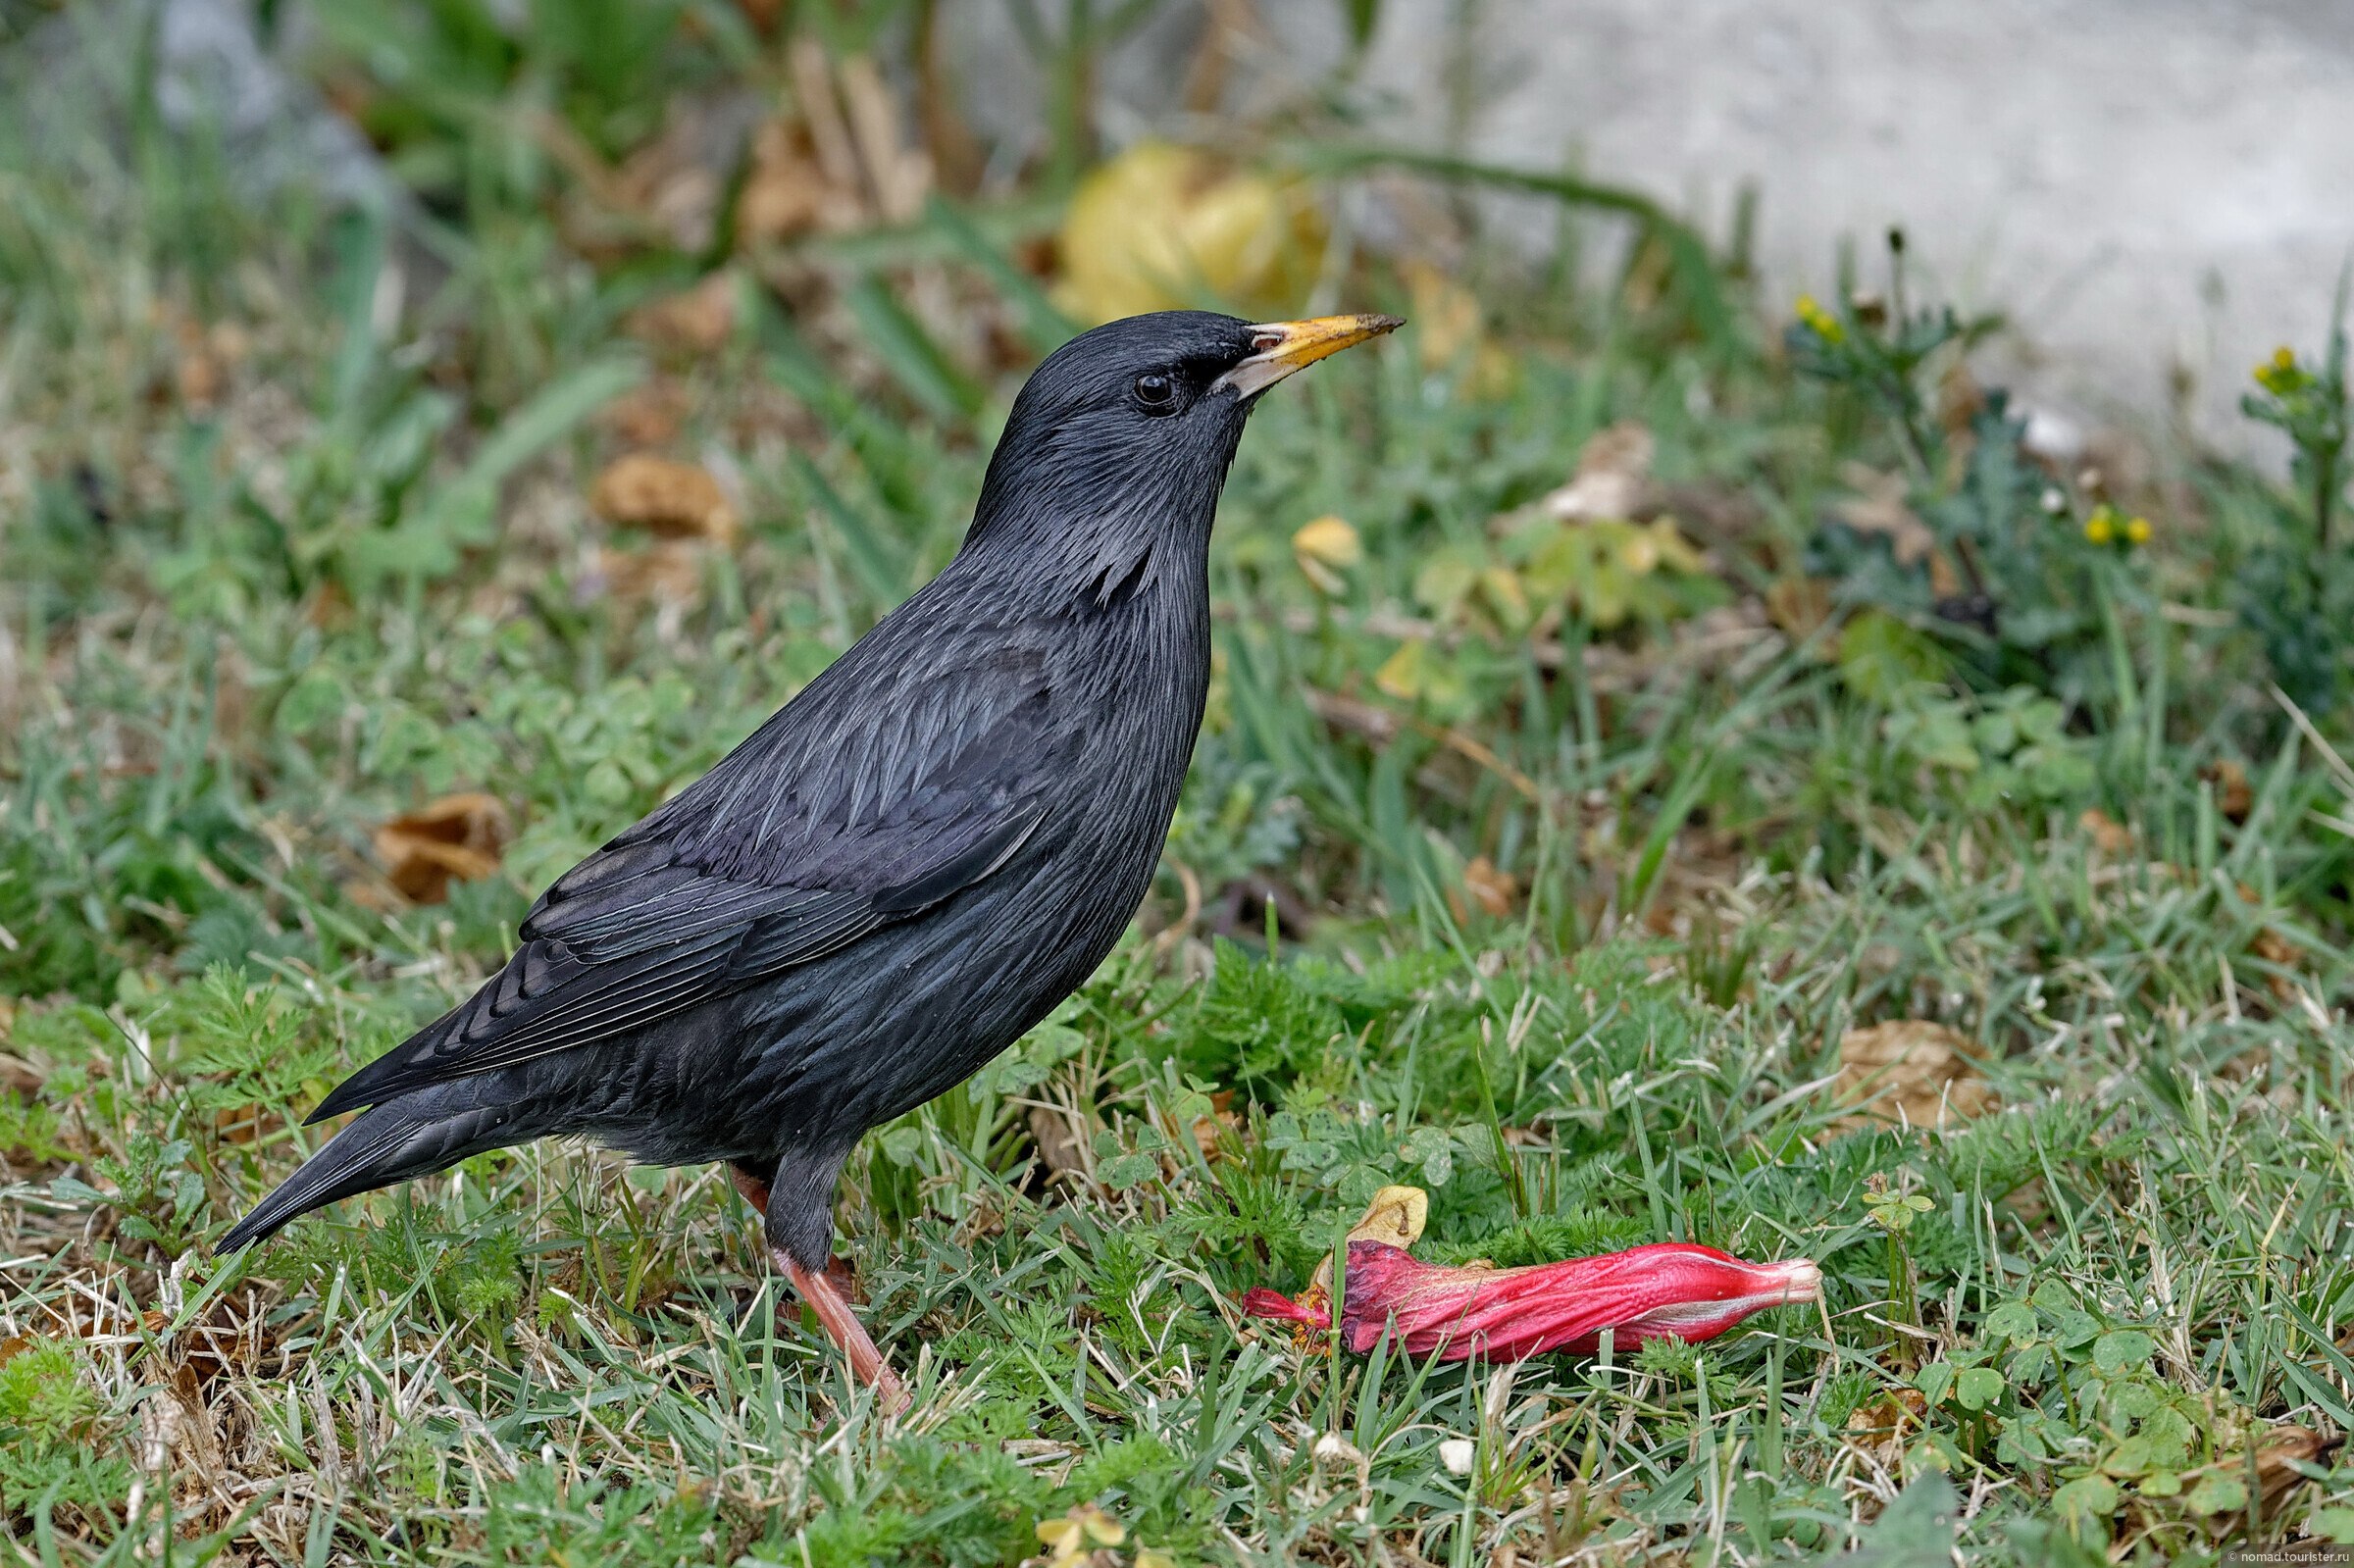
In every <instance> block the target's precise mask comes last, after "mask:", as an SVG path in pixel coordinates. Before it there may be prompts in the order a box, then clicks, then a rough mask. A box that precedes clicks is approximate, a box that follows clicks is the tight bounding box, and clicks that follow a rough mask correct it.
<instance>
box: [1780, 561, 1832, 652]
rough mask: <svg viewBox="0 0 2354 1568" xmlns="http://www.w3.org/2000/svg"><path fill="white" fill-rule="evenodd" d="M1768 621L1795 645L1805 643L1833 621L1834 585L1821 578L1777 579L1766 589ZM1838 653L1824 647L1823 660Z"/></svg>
mask: <svg viewBox="0 0 2354 1568" xmlns="http://www.w3.org/2000/svg"><path fill="white" fill-rule="evenodd" d="M1830 618H1831V585H1830V584H1829V583H1828V582H1824V581H1823V580H1822V579H1820V578H1777V579H1775V580H1774V582H1773V584H1772V585H1771V586H1770V587H1768V588H1766V619H1767V620H1769V621H1771V622H1772V623H1773V624H1774V626H1775V627H1776V628H1777V629H1779V630H1780V631H1781V632H1782V633H1783V634H1784V635H1785V636H1787V637H1789V638H1790V639H1791V640H1792V641H1793V642H1803V641H1805V640H1806V639H1807V638H1808V637H1811V636H1813V635H1814V634H1815V632H1816V631H1817V629H1818V628H1819V627H1820V626H1821V625H1822V624H1823V623H1824V622H1825V621H1828V620H1829V619H1830ZM1835 651H1836V650H1835V649H1830V648H1825V649H1824V650H1823V657H1825V658H1828V657H1830V656H1831V654H1832V653H1834V652H1835Z"/></svg>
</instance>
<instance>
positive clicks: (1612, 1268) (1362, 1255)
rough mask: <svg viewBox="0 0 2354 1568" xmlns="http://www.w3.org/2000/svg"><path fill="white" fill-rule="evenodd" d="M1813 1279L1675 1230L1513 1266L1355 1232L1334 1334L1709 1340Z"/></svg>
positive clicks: (1477, 1343)
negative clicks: (1646, 1242) (1472, 1264)
mask: <svg viewBox="0 0 2354 1568" xmlns="http://www.w3.org/2000/svg"><path fill="white" fill-rule="evenodd" d="M1821 1285H1822V1276H1821V1274H1820V1272H1819V1271H1817V1269H1816V1267H1815V1265H1814V1264H1813V1263H1811V1262H1808V1261H1807V1260H1806V1259H1804V1258H1801V1259H1798V1260H1796V1261H1793V1262H1789V1263H1744V1262H1742V1261H1741V1260H1740V1259H1739V1258H1735V1257H1732V1256H1729V1255H1728V1254H1726V1253H1723V1252H1719V1251H1717V1250H1716V1249H1715V1248H1714V1247H1708V1246H1694V1245H1691V1244H1689V1243H1686V1242H1681V1241H1663V1242H1660V1243H1658V1244H1655V1245H1652V1246H1639V1247H1635V1248H1633V1249H1632V1250H1630V1251H1625V1252H1612V1253H1610V1254H1608V1255H1606V1256H1603V1257H1593V1258H1570V1259H1568V1260H1566V1261H1564V1262H1561V1263H1538V1264H1532V1265H1530V1266H1529V1267H1526V1268H1518V1269H1490V1268H1446V1267H1443V1266H1441V1265H1439V1264H1435V1263H1420V1262H1416V1261H1415V1260H1414V1258H1413V1257H1412V1256H1410V1255H1409V1254H1407V1252H1405V1251H1402V1250H1401V1249H1399V1248H1397V1247H1394V1246H1388V1245H1385V1244H1383V1243H1381V1242H1379V1241H1352V1242H1351V1243H1350V1244H1349V1273H1348V1297H1347V1300H1346V1302H1345V1303H1344V1304H1343V1308H1342V1313H1341V1333H1342V1337H1343V1340H1344V1342H1346V1343H1347V1344H1348V1346H1349V1348H1350V1349H1352V1350H1356V1351H1364V1350H1370V1349H1371V1348H1372V1347H1373V1345H1374V1343H1375V1341H1376V1340H1379V1339H1380V1338H1381V1336H1382V1334H1383V1333H1384V1332H1385V1330H1387V1329H1389V1328H1390V1326H1391V1325H1392V1324H1393V1323H1394V1324H1395V1325H1396V1332H1397V1335H1398V1340H1399V1343H1400V1345H1401V1347H1402V1348H1403V1349H1404V1350H1405V1351H1406V1352H1407V1354H1409V1355H1416V1356H1424V1355H1429V1354H1431V1353H1432V1352H1433V1351H1436V1352H1438V1354H1439V1357H1440V1359H1442V1360H1446V1361H1462V1360H1467V1359H1469V1358H1470V1357H1472V1356H1482V1357H1485V1358H1486V1359H1488V1360H1491V1361H1518V1360H1521V1359H1523V1358H1524V1357H1527V1356H1532V1355H1542V1354H1544V1353H1545V1352H1546V1351H1548V1350H1572V1351H1581V1352H1591V1351H1594V1350H1597V1349H1599V1348H1600V1347H1601V1343H1602V1335H1603V1331H1604V1330H1606V1329H1607V1330H1610V1331H1612V1342H1613V1343H1614V1344H1615V1345H1617V1346H1618V1347H1620V1348H1631V1347H1633V1346H1634V1345H1635V1344H1637V1343H1639V1342H1640V1341H1642V1340H1652V1339H1659V1338H1662V1337H1663V1336H1667V1335H1673V1336H1675V1337H1676V1338H1677V1339H1680V1340H1694V1341H1697V1340H1707V1339H1711V1338H1714V1336H1716V1335H1719V1334H1722V1333H1723V1332H1724V1331H1725V1330H1727V1329H1729V1328H1731V1327H1732V1326H1733V1325H1734V1324H1736V1323H1738V1322H1740V1321H1741V1320H1742V1319H1743V1318H1746V1317H1748V1316H1749V1315H1750V1314H1752V1313H1754V1312H1761V1311H1764V1310H1765V1309H1766V1308H1767V1307H1771V1306H1780V1305H1782V1304H1783V1303H1785V1302H1789V1301H1812V1300H1814V1299H1815V1298H1816V1295H1817V1293H1818V1291H1819V1290H1820V1289H1821ZM1264 1293H1265V1294H1267V1295H1273V1294H1274V1292H1273V1291H1267V1292H1264ZM1275 1299H1277V1300H1279V1301H1280V1300H1282V1299H1283V1298H1282V1297H1280V1296H1277V1297H1275ZM1285 1304H1286V1305H1292V1303H1289V1302H1287V1303H1285ZM1298 1310H1299V1309H1298V1308H1296V1307H1295V1312H1297V1311H1298ZM1286 1315H1290V1314H1286Z"/></svg>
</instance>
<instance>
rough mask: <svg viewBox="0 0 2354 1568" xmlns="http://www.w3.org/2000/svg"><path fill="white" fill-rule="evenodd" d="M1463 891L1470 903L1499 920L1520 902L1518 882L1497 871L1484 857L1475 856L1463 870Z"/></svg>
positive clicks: (1494, 863)
mask: <svg viewBox="0 0 2354 1568" xmlns="http://www.w3.org/2000/svg"><path fill="white" fill-rule="evenodd" d="M1463 890H1464V891H1466V892H1468V893H1469V894H1470V895H1471V898H1472V901H1473V902H1474V903H1476V904H1478V905H1479V907H1480V908H1482V909H1484V910H1486V911H1487V912H1488V913H1489V914H1491V915H1494V916H1495V917H1496V918H1497V919H1499V920H1501V919H1503V918H1504V917H1505V916H1507V915H1509V914H1510V913H1511V912H1512V906H1513V905H1515V904H1517V903H1518V902H1519V901H1520V880H1519V879H1518V878H1516V877H1514V876H1513V875H1512V874H1511V873H1510V872H1509V871H1499V870H1498V869H1497V868H1496V862H1494V861H1493V860H1490V859H1489V858H1488V857H1487V856H1485V855H1479V856H1475V857H1474V858H1473V859H1472V861H1471V864H1469V865H1468V866H1465V867H1464V868H1463Z"/></svg>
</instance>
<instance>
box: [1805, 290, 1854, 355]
mask: <svg viewBox="0 0 2354 1568" xmlns="http://www.w3.org/2000/svg"><path fill="white" fill-rule="evenodd" d="M1796 309H1797V311H1798V319H1799V320H1800V321H1802V322H1804V323H1806V324H1807V328H1808V329H1809V330H1810V331H1812V332H1813V333H1814V334H1815V335H1816V336H1817V337H1819V338H1821V339H1822V340H1823V341H1824V342H1826V343H1841V342H1845V341H1846V340H1847V327H1846V325H1845V324H1844V323H1842V322H1841V321H1840V320H1839V318H1838V317H1836V316H1833V315H1832V314H1831V313H1830V312H1829V311H1827V310H1824V309H1823V308H1822V306H1821V305H1820V304H1819V303H1818V302H1817V300H1816V298H1815V296H1814V295H1812V294H1801V295H1799V296H1798V304H1797V306H1796Z"/></svg>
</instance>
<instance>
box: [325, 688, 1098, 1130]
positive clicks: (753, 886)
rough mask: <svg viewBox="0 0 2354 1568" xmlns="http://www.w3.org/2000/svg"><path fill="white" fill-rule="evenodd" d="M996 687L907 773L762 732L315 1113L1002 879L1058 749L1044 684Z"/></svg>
mask: <svg viewBox="0 0 2354 1568" xmlns="http://www.w3.org/2000/svg"><path fill="white" fill-rule="evenodd" d="M993 694H995V695H997V696H998V701H997V702H996V703H995V704H993V706H994V707H995V710H996V711H995V712H994V713H991V714H987V715H984V718H985V720H987V721H988V722H985V723H983V724H981V725H979V726H971V725H969V724H968V726H967V728H966V729H965V730H964V732H963V733H961V734H958V735H955V736H954V737H953V739H954V741H955V742H956V743H954V744H951V745H950V746H947V747H944V748H939V749H936V750H935V751H934V753H933V756H932V757H931V759H930V761H929V765H927V766H921V767H918V768H914V769H909V768H901V769H899V770H898V772H897V774H896V779H895V778H894V777H892V775H891V770H890V768H889V763H890V762H891V761H892V760H893V759H892V758H890V757H885V758H883V759H881V761H880V762H876V761H874V759H868V760H869V763H870V765H869V766H866V767H861V766H860V759H859V758H858V757H857V756H855V755H850V756H838V757H836V758H835V759H833V761H832V762H831V764H824V763H820V764H816V765H814V766H810V765H799V766H796V764H799V763H802V762H803V759H801V758H797V757H794V756H793V755H791V754H784V755H780V752H781V751H782V750H783V749H784V748H783V747H781V746H780V745H779V741H780V740H781V739H785V740H790V739H791V738H792V736H790V735H785V736H771V735H768V734H766V733H763V734H761V735H755V736H754V737H753V738H752V739H751V740H750V741H747V742H746V743H745V745H744V746H742V748H739V750H738V751H737V752H736V753H735V754H733V755H732V756H730V757H729V758H728V760H727V761H726V762H723V763H722V764H721V765H720V767H719V768H717V769H714V770H713V772H712V773H711V774H710V775H708V776H706V778H705V779H704V780H702V781H700V782H699V783H698V784H697V785H696V786H695V787H694V788H693V789H691V790H689V791H687V792H686V793H683V794H682V795H681V796H679V798H678V799H676V800H674V801H672V802H671V803H670V805H669V806H667V807H665V808H664V809H663V810H661V811H658V812H656V813H655V814H654V815H653V816H651V817H648V818H647V819H646V820H645V821H644V822H642V823H640V824H639V825H638V826H637V827H636V828H633V829H631V830H630V831H629V832H627V833H625V834H623V835H621V836H620V837H618V838H616V839H614V840H613V842H612V843H610V844H608V845H607V846H606V847H605V848H604V849H602V850H600V851H598V852H597V853H596V854H594V855H592V856H590V857H589V858H588V860H586V861H583V862H582V863H581V864H580V865H579V866H577V867H575V868H574V869H573V870H571V871H570V872H567V873H566V874H565V875H564V876H562V877H560V878H558V879H557V880H556V882H555V884H554V885H552V886H550V887H549V888H548V890H547V891H546V892H545V893H544V894H542V895H541V897H540V899H539V901H538V902H537V904H535V905H534V906H533V908H532V912H531V914H530V915H529V916H528V917H527V918H526V919H525V921H524V923H523V927H522V931H521V936H522V937H523V944H522V946H521V947H520V948H519V949H518V950H517V952H516V953H515V955H514V957H513V958H511V959H509V960H508V962H507V965H506V967H505V968H504V969H502V970H501V971H500V972H499V973H498V974H497V975H495V976H493V977H492V978H491V979H490V980H489V982H488V983H486V985H485V986H483V987H482V988H481V989H480V990H478V991H476V992H475V994H474V995H473V996H471V997H469V998H468V999H467V1000H466V1001H464V1002H462V1003H460V1004H459V1005H458V1006H457V1007H455V1008H453V1009H452V1010H451V1011H450V1012H448V1013H446V1014H444V1015H443V1016H442V1017H441V1018H440V1019H438V1020H436V1021H435V1023H433V1024H431V1025H429V1026H428V1027H427V1028H425V1029H424V1030H423V1031H421V1032H420V1033H419V1034H418V1035H417V1036H416V1037H413V1038H411V1039H409V1040H407V1041H406V1042H404V1043H403V1044H401V1045H399V1046H397V1047H395V1048H394V1049H393V1050H391V1051H390V1052H387V1053H386V1054H385V1055H384V1056H382V1057H379V1058H378V1059H377V1060H376V1061H374V1062H372V1063H370V1064H369V1065H368V1066H367V1067H365V1068H363V1069H361V1070H360V1071H359V1072H358V1073H355V1074H354V1075H352V1077H351V1078H349V1079H347V1080H345V1081H344V1082H343V1084H341V1085H340V1086H339V1087H336V1088H335V1090H334V1091H333V1093H331V1094H329V1095H328V1096H327V1098H326V1099H324V1100H322V1101H321V1102H320V1104H319V1107H318V1109H317V1110H315V1111H314V1112H313V1113H312V1115H311V1120H313V1121H317V1120H319V1119H321V1118H323V1117H329V1116H333V1115H336V1114H338V1113H340V1112H343V1111H347V1110H352V1109H355V1108H357V1107H359V1106H363V1105H373V1104H379V1103H381V1102H383V1101H384V1100H386V1099H389V1098H391V1097H392V1096H394V1095H396V1094H400V1093H404V1092H406V1091H408V1090H410V1089H414V1088H418V1087H424V1086H425V1085H428V1084H435V1083H440V1082H443V1081H445V1080H449V1079H455V1078H465V1077H470V1076H472V1075H474V1074H478V1073H486V1072H489V1071H492V1070H493V1069H496V1068H501V1067H511V1066H514V1065H515V1064H517V1063H519V1062H526V1061H530V1060H532V1059H533V1058H535V1057H539V1056H545V1055H548V1054H550V1053H553V1052H556V1051H566V1050H572V1049H575V1048H578V1047H581V1046H585V1045H593V1044H596V1043H598V1042H600V1041H604V1040H610V1039H613V1038H615V1037H620V1036H623V1035H627V1034H630V1033H632V1032H634V1031H636V1030H639V1029H641V1028H643V1027H644V1026H646V1025H648V1024H652V1023H655V1022H658V1021H659V1020H661V1019H664V1018H667V1017H670V1016H672V1015H674V1014H677V1013H681V1012H684V1011H686V1010H687V1009H689V1008H691V1007H693V1006H696V1005H698V1004H699V1003H702V1002H705V1001H709V1000H712V999H715V998H717V997H720V996H725V995H728V994H731V993H733V992H735V991H738V990H741V989H742V988H743V987H745V986H750V985H753V984H755V983H757V982H759V981H762V980H765V979H768V978H771V977H774V976H776V975H778V974H780V973H782V972H784V971H786V970H789V969H791V968H793V967H794V966H795V965H799V964H805V963H808V962H811V961H812V960H814V959H817V958H822V957H824V956H825V955H826V954H828V953H832V952H836V951H839V950H840V949H841V948H843V947H844V946H845V945H847V944H849V943H851V942H855V941H856V940H858V939H859V938H860V937H862V936H866V935H867V934H868V933H870V932H872V931H874V930H876V929H877V928H878V927H881V926H884V925H887V924H889V923H891V922H893V921H896V920H901V919H905V918H908V917H909V916H912V915H914V914H917V913H919V912H921V911H922V910H924V909H927V908H929V907H931V906H932V905H934V904H937V903H939V902H941V901H942V900H944V899H946V898H948V897H949V896H951V895H952V894H954V893H956V892H957V891H959V890H961V889H962V888H965V887H967V886H970V885H973V884H974V883H977V882H980V881H982V880H984V879H985V878H987V877H988V876H989V875H990V874H991V873H993V872H995V871H996V870H997V869H998V867H1000V866H1001V865H1003V864H1004V863H1005V861H1006V860H1007V859H1009V858H1010V857H1011V856H1012V855H1013V854H1014V852H1015V851H1016V850H1018V849H1019V848H1020V847H1021V845H1022V844H1023V842H1024V841H1025V840H1027V839H1028V838H1029V836H1030V835H1032V834H1033V833H1034V832H1036V831H1037V829H1038V827H1039V825H1040V824H1041V823H1042V822H1043V821H1044V820H1045V819H1046V816H1047V806H1046V804H1045V800H1044V798H1043V797H1044V794H1045V788H1044V781H1045V780H1046V779H1047V778H1048V777H1049V776H1050V774H1051V771H1052V768H1053V766H1054V761H1055V759H1054V757H1053V751H1054V747H1053V746H1052V744H1051V738H1050V736H1049V734H1048V733H1046V731H1045V720H1046V713H1047V708H1048V704H1046V703H1045V702H1044V701H1043V693H1040V692H1035V691H1034V692H1031V693H1027V694H1025V693H1020V692H1018V691H1016V692H1013V693H1006V692H1005V690H1004V687H1003V686H1002V685H999V686H998V687H997V688H996V690H995V692H994V693H993ZM1008 695H1011V696H1012V697H1013V698H1014V699H1015V700H1011V701H1008V700H1006V698H1007V696H1008ZM924 706H925V701H924V699H922V698H918V699H916V700H915V701H914V702H913V703H912V704H911V705H910V706H909V707H908V708H906V709H904V710H903V711H902V713H901V715H900V720H901V723H900V724H898V725H895V726H893V727H892V728H904V727H905V726H906V725H908V724H912V725H915V726H917V727H919V728H921V727H923V726H924V725H925V724H926V715H925V714H924V713H923V711H922V710H923V708H924ZM790 711H791V710H790V709H789V710H788V712H790ZM780 717H782V716H780ZM772 724H774V721H772ZM935 733H937V728H936V727H935ZM886 738H888V737H886ZM793 749H795V750H798V749H799V748H797V747H796V748H793ZM857 749H858V748H857V746H856V744H855V742H854V740H853V741H852V742H851V743H850V744H849V745H848V750H850V751H851V752H852V753H854V752H855V751H856V750H857ZM879 772H880V773H881V774H883V775H884V784H883V786H882V787H881V789H880V790H878V787H877V783H876V779H877V774H878V773H879ZM747 778H759V779H762V780H763V782H765V783H766V784H768V786H769V788H770V790H772V791H773V792H774V793H773V795H771V796H770V799H771V800H775V799H782V800H783V801H784V805H783V806H782V808H777V807H774V806H772V805H771V804H770V803H769V801H766V800H763V801H759V802H758V804H759V807H760V809H759V810H758V811H757V813H755V812H754V811H753V810H752V809H751V808H752V806H753V805H754V803H755V799H756V798H757V797H754V796H749V795H747V794H746V792H745V791H744V789H743V788H742V784H743V783H744V781H745V779H747Z"/></svg>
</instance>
